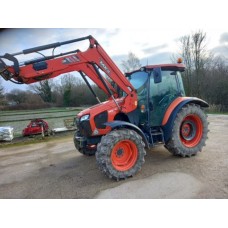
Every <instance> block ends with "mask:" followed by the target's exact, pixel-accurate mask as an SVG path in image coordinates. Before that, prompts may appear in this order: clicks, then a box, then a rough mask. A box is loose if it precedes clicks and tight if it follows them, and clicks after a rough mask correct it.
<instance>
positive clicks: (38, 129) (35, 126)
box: [22, 119, 49, 136]
mask: <svg viewBox="0 0 228 228" xmlns="http://www.w3.org/2000/svg"><path fill="white" fill-rule="evenodd" d="M42 127H43V133H44V135H48V132H49V126H48V122H46V121H44V120H42V119H35V120H31V122H30V123H29V125H28V126H27V127H26V128H25V129H24V130H23V131H22V135H23V136H30V135H37V134H42Z"/></svg>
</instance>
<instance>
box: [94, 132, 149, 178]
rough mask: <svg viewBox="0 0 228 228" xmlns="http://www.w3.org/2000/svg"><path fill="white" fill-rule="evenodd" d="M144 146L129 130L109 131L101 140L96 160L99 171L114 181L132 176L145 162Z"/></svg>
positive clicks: (139, 137)
mask: <svg viewBox="0 0 228 228" xmlns="http://www.w3.org/2000/svg"><path fill="white" fill-rule="evenodd" d="M144 147H145V144H144V142H143V141H142V138H141V136H140V135H138V134H137V133H136V132H135V131H132V130H129V129H121V130H114V131H111V132H110V133H109V134H107V135H105V136H103V137H102V138H101V142H100V143H99V144H98V146H97V152H96V160H97V164H98V166H99V168H100V170H101V171H102V172H103V173H104V174H105V175H107V176H108V177H109V178H113V179H115V180H120V179H126V178H128V177H131V176H134V175H135V174H136V173H137V172H138V171H139V170H140V169H141V167H142V165H143V163H144V162H145V160H144V156H145V155H146V151H145V149H144Z"/></svg>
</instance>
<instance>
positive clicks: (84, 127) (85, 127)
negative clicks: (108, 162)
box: [77, 120, 92, 137]
mask: <svg viewBox="0 0 228 228" xmlns="http://www.w3.org/2000/svg"><path fill="white" fill-rule="evenodd" d="M77 127H78V130H79V131H80V133H81V135H82V136H85V137H88V136H91V135H92V129H91V126H90V122H89V120H84V121H82V122H79V123H78V126H77Z"/></svg>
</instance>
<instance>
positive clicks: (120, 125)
mask: <svg viewBox="0 0 228 228" xmlns="http://www.w3.org/2000/svg"><path fill="white" fill-rule="evenodd" d="M105 125H106V126H109V127H111V129H112V130H114V129H118V128H128V129H131V130H133V131H135V132H137V133H138V134H139V135H140V136H141V137H142V140H143V142H144V143H145V146H146V148H149V142H148V140H147V138H146V136H145V134H144V133H143V131H142V130H141V129H140V128H139V127H137V126H136V125H134V124H131V123H128V122H125V121H119V120H116V121H112V122H107V123H105Z"/></svg>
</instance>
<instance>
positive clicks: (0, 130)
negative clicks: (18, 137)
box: [0, 127, 13, 141]
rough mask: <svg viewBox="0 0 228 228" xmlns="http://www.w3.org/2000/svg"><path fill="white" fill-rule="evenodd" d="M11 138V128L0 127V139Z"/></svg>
mask: <svg viewBox="0 0 228 228" xmlns="http://www.w3.org/2000/svg"><path fill="white" fill-rule="evenodd" d="M12 140H13V128H12V127H0V141H12Z"/></svg>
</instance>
